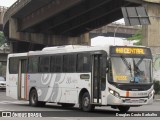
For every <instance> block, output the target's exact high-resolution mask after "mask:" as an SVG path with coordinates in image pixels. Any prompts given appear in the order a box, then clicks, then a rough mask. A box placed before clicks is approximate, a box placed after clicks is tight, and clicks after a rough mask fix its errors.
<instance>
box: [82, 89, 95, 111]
mask: <svg viewBox="0 0 160 120" xmlns="http://www.w3.org/2000/svg"><path fill="white" fill-rule="evenodd" d="M81 104H82V105H81V107H82V110H83V111H86V112H89V111H92V110H94V108H95V106H94V105H92V104H90V96H89V93H88V92H85V93H84V94H83V96H82V103H81Z"/></svg>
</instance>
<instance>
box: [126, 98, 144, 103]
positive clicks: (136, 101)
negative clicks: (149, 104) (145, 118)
mask: <svg viewBox="0 0 160 120" xmlns="http://www.w3.org/2000/svg"><path fill="white" fill-rule="evenodd" d="M126 103H144V100H141V99H135V100H126Z"/></svg>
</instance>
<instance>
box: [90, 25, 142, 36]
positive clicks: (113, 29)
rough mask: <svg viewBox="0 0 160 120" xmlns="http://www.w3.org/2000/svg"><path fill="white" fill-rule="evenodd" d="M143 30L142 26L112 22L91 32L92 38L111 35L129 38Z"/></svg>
mask: <svg viewBox="0 0 160 120" xmlns="http://www.w3.org/2000/svg"><path fill="white" fill-rule="evenodd" d="M140 30H142V27H141V26H125V25H124V24H117V23H111V24H108V25H106V26H103V27H101V28H98V29H95V30H92V31H90V32H89V36H90V38H94V37H96V36H106V37H108V36H110V37H121V38H128V37H132V35H134V34H136V33H137V32H139V31H140Z"/></svg>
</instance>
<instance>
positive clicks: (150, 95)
mask: <svg viewBox="0 0 160 120" xmlns="http://www.w3.org/2000/svg"><path fill="white" fill-rule="evenodd" d="M153 95H154V90H152V91H151V92H150V93H149V95H148V98H149V99H150V98H151V97H152V96H153Z"/></svg>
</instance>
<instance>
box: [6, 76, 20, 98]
mask: <svg viewBox="0 0 160 120" xmlns="http://www.w3.org/2000/svg"><path fill="white" fill-rule="evenodd" d="M17 85H18V74H10V75H7V78H6V95H7V96H9V97H12V98H14V99H18V88H17Z"/></svg>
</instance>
